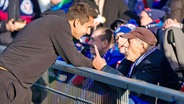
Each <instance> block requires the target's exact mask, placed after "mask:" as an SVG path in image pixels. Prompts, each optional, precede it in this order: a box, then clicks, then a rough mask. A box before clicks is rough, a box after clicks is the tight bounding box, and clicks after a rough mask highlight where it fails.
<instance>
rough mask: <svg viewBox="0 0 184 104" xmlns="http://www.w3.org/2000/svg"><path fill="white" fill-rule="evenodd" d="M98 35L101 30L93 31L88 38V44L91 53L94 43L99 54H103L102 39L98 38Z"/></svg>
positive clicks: (93, 52) (93, 50)
mask: <svg viewBox="0 0 184 104" xmlns="http://www.w3.org/2000/svg"><path fill="white" fill-rule="evenodd" d="M100 36H101V31H94V32H93V33H92V34H91V37H90V40H89V42H88V44H89V46H90V53H91V54H95V49H94V45H96V46H97V48H98V51H99V53H100V55H102V54H103V41H102V40H100Z"/></svg>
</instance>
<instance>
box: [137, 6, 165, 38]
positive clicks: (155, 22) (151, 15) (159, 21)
mask: <svg viewBox="0 0 184 104" xmlns="http://www.w3.org/2000/svg"><path fill="white" fill-rule="evenodd" d="M165 15H166V13H165V11H163V10H158V9H150V8H146V9H144V10H143V11H142V12H141V14H140V22H141V26H142V27H145V28H148V29H149V30H151V31H152V32H153V33H154V34H155V35H156V37H158V36H157V32H158V30H159V29H161V28H162V26H163V18H164V16H165Z"/></svg>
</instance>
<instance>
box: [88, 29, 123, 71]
mask: <svg viewBox="0 0 184 104" xmlns="http://www.w3.org/2000/svg"><path fill="white" fill-rule="evenodd" d="M88 44H89V47H90V53H91V54H93V55H95V49H94V45H96V46H97V48H98V50H99V53H100V56H101V57H103V58H104V59H105V61H106V62H107V65H109V66H111V67H113V68H116V65H117V62H118V61H120V60H122V59H123V58H124V55H123V54H121V53H120V52H119V50H118V48H117V46H116V45H115V44H114V32H113V31H112V30H111V29H110V28H105V27H100V28H97V29H96V30H94V32H93V33H92V34H91V36H90V40H89V42H88Z"/></svg>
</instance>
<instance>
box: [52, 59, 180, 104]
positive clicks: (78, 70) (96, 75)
mask: <svg viewBox="0 0 184 104" xmlns="http://www.w3.org/2000/svg"><path fill="white" fill-rule="evenodd" d="M51 68H54V69H57V70H61V69H62V71H64V72H68V73H72V74H77V75H81V76H84V77H87V78H91V79H94V80H96V81H99V82H103V83H106V84H109V85H113V86H116V87H119V88H122V89H128V90H131V91H134V92H137V93H142V94H145V95H149V96H152V97H157V98H159V99H162V100H166V101H170V102H172V101H173V100H175V101H176V103H177V104H183V102H184V93H183V92H180V91H177V90H173V89H170V88H166V87H162V86H157V85H154V84H150V83H147V82H144V81H140V80H135V79H131V78H127V77H124V76H118V75H115V74H111V73H106V72H103V71H97V70H95V69H91V68H86V67H75V66H72V65H69V64H66V63H65V62H62V61H56V62H55V64H54V65H52V66H51Z"/></svg>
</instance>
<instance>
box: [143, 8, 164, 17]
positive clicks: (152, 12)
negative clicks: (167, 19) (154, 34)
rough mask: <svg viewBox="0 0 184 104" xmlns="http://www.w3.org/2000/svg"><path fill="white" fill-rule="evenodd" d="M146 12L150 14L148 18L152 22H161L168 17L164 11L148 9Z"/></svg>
mask: <svg viewBox="0 0 184 104" xmlns="http://www.w3.org/2000/svg"><path fill="white" fill-rule="evenodd" d="M144 11H145V12H146V13H147V14H148V16H149V17H150V18H151V19H152V20H158V19H159V20H160V19H162V18H163V17H164V16H165V15H166V12H165V11H164V10H159V9H150V8H146V9H144Z"/></svg>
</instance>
